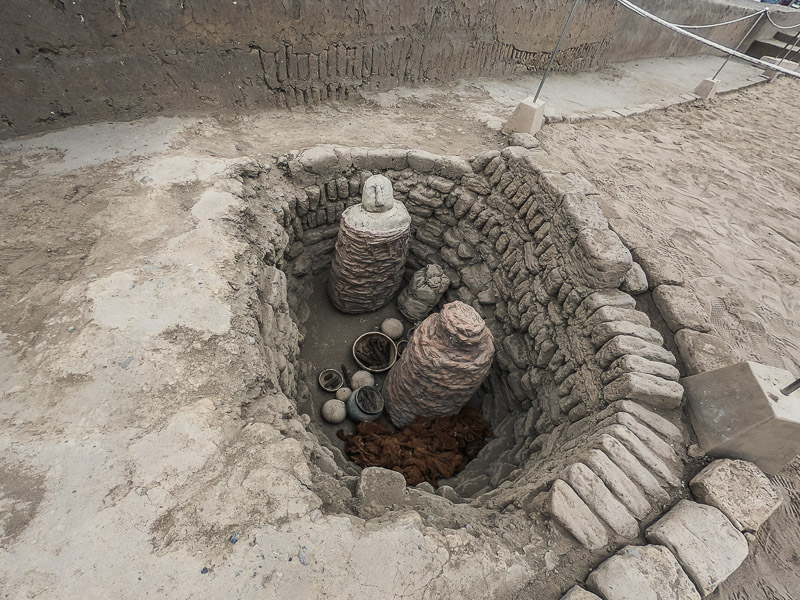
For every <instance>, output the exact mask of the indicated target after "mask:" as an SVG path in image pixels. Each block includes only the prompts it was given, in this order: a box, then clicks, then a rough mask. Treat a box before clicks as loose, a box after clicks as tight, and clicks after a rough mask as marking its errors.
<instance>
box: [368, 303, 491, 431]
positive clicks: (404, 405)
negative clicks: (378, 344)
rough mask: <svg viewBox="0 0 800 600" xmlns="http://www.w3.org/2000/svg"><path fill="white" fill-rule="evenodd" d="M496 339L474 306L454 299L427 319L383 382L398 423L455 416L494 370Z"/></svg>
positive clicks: (388, 411)
mask: <svg viewBox="0 0 800 600" xmlns="http://www.w3.org/2000/svg"><path fill="white" fill-rule="evenodd" d="M493 358H494V337H493V336H492V332H491V331H490V330H489V328H488V327H487V326H486V322H485V321H484V320H483V319H482V318H481V316H480V315H479V314H478V311H476V310H475V309H474V308H472V307H471V306H469V305H468V304H465V303H463V302H458V301H456V302H450V303H449V304H445V305H444V307H442V310H441V311H440V312H438V313H435V314H432V315H431V316H429V317H428V318H427V319H425V320H424V321H423V322H422V323H421V324H420V325H419V327H417V330H416V332H415V333H414V335H413V336H412V337H411V339H410V340H409V341H408V346H407V347H406V349H405V350H404V351H403V354H402V355H401V356H400V358H399V359H398V360H397V363H396V364H395V365H394V367H392V370H391V371H389V376H388V377H387V378H386V381H385V382H384V384H383V397H384V399H385V400H386V409H385V411H386V415H387V416H388V417H389V419H390V420H391V421H392V423H393V424H394V425H395V427H405V426H406V425H408V424H409V423H411V422H412V421H413V420H414V419H415V418H416V417H423V418H426V419H435V418H437V417H447V416H450V415H454V414H456V413H457V412H458V411H459V410H461V408H462V407H463V406H465V405H466V404H467V402H469V399H470V398H471V397H472V395H473V394H474V393H475V390H477V389H478V388H479V387H480V385H481V383H482V382H483V380H484V379H486V376H487V375H488V374H489V370H490V369H491V368H492V359H493Z"/></svg>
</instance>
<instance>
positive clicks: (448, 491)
mask: <svg viewBox="0 0 800 600" xmlns="http://www.w3.org/2000/svg"><path fill="white" fill-rule="evenodd" d="M436 493H437V494H438V495H439V496H441V497H442V498H444V499H446V500H449V501H450V502H452V503H453V504H460V503H461V496H459V495H458V494H457V493H456V491H455V490H454V489H453V488H452V487H450V486H449V485H440V486H439V487H438V488H436Z"/></svg>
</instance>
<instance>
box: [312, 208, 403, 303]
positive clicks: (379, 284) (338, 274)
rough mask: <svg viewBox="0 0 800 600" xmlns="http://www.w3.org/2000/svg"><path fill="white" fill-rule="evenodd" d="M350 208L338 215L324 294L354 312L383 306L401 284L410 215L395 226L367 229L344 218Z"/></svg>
mask: <svg viewBox="0 0 800 600" xmlns="http://www.w3.org/2000/svg"><path fill="white" fill-rule="evenodd" d="M352 208H355V207H351V208H349V209H347V210H346V211H345V212H344V214H343V215H342V222H341V224H340V226H339V237H338V238H337V239H336V250H335V254H334V257H333V263H332V264H331V275H330V279H329V280H328V295H329V296H330V299H331V302H333V305H334V306H335V307H336V308H338V309H339V310H340V311H342V312H344V313H350V314H358V313H365V312H371V311H373V310H377V309H379V308H381V307H382V306H385V305H386V304H388V303H389V302H390V301H391V300H392V298H393V297H394V295H395V293H396V292H397V290H398V289H399V288H400V286H401V285H402V283H403V274H404V272H405V264H406V256H407V255H408V246H409V241H410V239H411V219H410V218H408V219H407V220H406V219H404V220H403V222H402V223H401V225H400V226H399V227H392V228H390V229H384V230H380V229H378V228H376V229H368V228H365V227H358V226H355V225H353V224H352V223H349V222H348V219H347V213H348V211H350V210H351V209H352ZM404 210H405V209H404Z"/></svg>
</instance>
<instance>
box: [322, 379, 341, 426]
mask: <svg viewBox="0 0 800 600" xmlns="http://www.w3.org/2000/svg"><path fill="white" fill-rule="evenodd" d="M340 389H341V388H340ZM345 417H347V407H345V404H344V402H342V401H341V400H328V401H327V402H326V403H325V404H323V405H322V418H323V419H325V420H326V421H327V422H328V423H332V424H333V425H336V424H337V423H341V422H342V421H344V420H345Z"/></svg>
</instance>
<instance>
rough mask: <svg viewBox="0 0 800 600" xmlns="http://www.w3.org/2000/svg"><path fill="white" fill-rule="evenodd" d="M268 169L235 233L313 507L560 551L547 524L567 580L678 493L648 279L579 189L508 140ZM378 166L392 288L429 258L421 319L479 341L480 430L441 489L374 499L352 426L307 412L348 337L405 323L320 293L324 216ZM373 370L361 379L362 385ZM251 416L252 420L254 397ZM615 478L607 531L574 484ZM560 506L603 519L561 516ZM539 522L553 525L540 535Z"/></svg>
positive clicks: (346, 358) (675, 446)
mask: <svg viewBox="0 0 800 600" xmlns="http://www.w3.org/2000/svg"><path fill="white" fill-rule="evenodd" d="M277 167H278V168H274V169H266V168H261V169H258V170H255V169H254V170H253V171H255V172H250V173H248V174H247V176H246V177H245V190H246V201H247V202H248V206H250V210H251V211H252V212H251V215H250V216H249V217H248V219H249V221H251V222H255V223H256V224H257V227H256V230H257V233H254V234H252V235H251V237H252V238H253V239H254V240H255V241H254V243H256V244H259V252H260V254H261V256H263V261H262V263H263V264H262V266H261V267H260V268H261V269H262V270H263V273H262V274H261V276H260V278H259V281H260V285H261V303H262V308H261V314H260V316H259V322H260V327H261V331H262V336H263V345H264V353H265V356H266V359H267V361H268V362H269V361H272V364H275V365H276V366H277V371H278V377H277V385H278V386H279V387H280V391H281V392H282V393H283V394H285V396H286V397H288V398H290V399H291V400H292V402H293V406H294V408H295V409H296V411H297V412H298V413H299V414H300V418H301V420H302V421H303V422H304V423H305V424H306V429H307V430H308V431H310V432H312V433H313V434H314V435H315V436H316V441H317V442H318V445H315V446H314V448H313V449H312V450H311V452H310V456H309V462H310V464H313V465H314V466H315V467H316V469H317V473H318V474H317V477H318V479H317V484H316V486H317V487H316V488H315V489H316V490H317V493H319V494H320V497H321V498H322V499H323V503H324V505H325V507H326V510H328V511H329V512H333V513H341V512H344V513H355V514H357V515H359V516H360V517H362V518H383V517H385V516H386V514H387V512H388V513H391V512H392V511H394V510H409V509H411V510H414V511H415V512H417V513H418V514H419V515H420V516H422V518H423V519H424V520H425V522H426V523H427V524H428V525H429V526H433V527H437V528H445V529H448V528H449V529H452V528H455V529H458V528H465V527H466V528H470V529H473V528H479V529H480V531H481V535H485V536H488V538H494V537H496V536H500V537H503V538H504V539H505V538H507V537H508V535H509V532H510V531H512V530H513V531H527V532H528V533H525V534H522V535H520V536H519V537H518V539H516V538H515V539H516V541H515V542H514V544H516V547H517V549H518V551H520V552H523V550H522V548H524V547H525V546H526V544H527V545H530V544H532V543H534V542H533V540H538V542H536V543H542V540H544V539H548V540H550V541H548V542H547V543H548V544H550V543H552V544H558V543H560V542H556V541H554V538H552V535H555V533H554V532H561V534H559V535H562V534H563V535H564V536H566V538H569V539H572V540H573V543H574V542H575V541H577V542H579V543H580V545H582V546H583V547H584V552H585V554H581V553H578V554H575V555H574V557H573V558H574V565H575V569H576V570H570V569H567V570H565V571H564V573H563V577H565V578H567V579H568V578H569V576H570V575H569V573H570V572H572V573H573V574H574V573H578V572H580V571H581V569H586V568H588V567H587V565H589V564H590V563H591V562H592V561H593V560H596V558H597V556H598V554H597V553H598V552H601V553H603V555H605V552H606V551H605V550H603V549H607V548H609V547H611V548H613V547H621V546H622V545H623V544H624V543H630V542H632V541H634V540H639V541H641V540H642V539H643V538H642V533H641V532H642V531H643V527H644V525H646V524H648V523H650V522H652V521H653V520H654V519H656V518H658V516H660V515H661V514H663V512H664V511H665V510H666V508H667V507H669V506H670V505H671V504H672V503H674V501H675V500H676V499H678V498H681V497H685V496H686V495H687V493H688V492H687V491H686V488H685V486H683V485H681V482H682V480H683V479H684V478H685V477H686V473H685V471H686V462H687V459H686V454H685V446H684V445H683V441H684V437H685V436H684V433H683V432H682V430H681V429H680V428H679V427H678V426H676V424H679V423H680V422H681V417H682V412H681V410H680V404H681V399H682V394H683V390H682V388H681V386H680V385H679V384H678V383H677V379H678V371H677V369H676V368H675V366H674V364H675V358H674V356H673V355H672V354H671V353H670V352H668V351H667V350H665V349H664V347H663V338H662V335H661V333H659V332H658V331H656V330H655V329H653V328H652V327H651V326H650V319H649V317H648V316H647V315H646V314H645V313H644V312H641V311H640V310H638V309H637V306H636V304H637V303H636V300H635V299H634V297H633V296H632V295H631V294H630V293H628V291H630V292H631V293H641V292H643V291H646V289H647V284H646V282H644V284H642V281H641V277H640V274H641V269H639V268H638V266H637V265H634V263H633V261H632V258H631V254H630V252H629V251H628V250H627V248H626V247H625V246H624V245H623V243H622V241H621V240H620V239H619V237H618V236H617V235H616V234H615V233H614V232H613V231H612V230H611V229H610V228H609V226H608V222H607V220H606V219H605V217H604V216H603V214H602V211H601V209H600V207H599V205H598V202H597V201H596V200H597V198H598V197H599V195H598V193H597V191H596V190H595V189H594V188H593V186H592V185H591V184H590V183H589V182H588V181H586V180H585V179H583V178H582V177H580V176H579V175H577V174H575V173H571V172H564V171H562V170H561V169H560V166H559V165H558V164H554V163H553V161H552V160H551V159H550V157H549V156H548V155H547V154H546V153H544V152H541V151H538V150H527V149H525V148H522V147H508V148H506V149H505V150H503V151H502V152H500V151H487V152H483V153H480V154H478V155H476V156H474V157H472V158H471V159H470V160H465V159H462V158H458V157H450V156H437V155H433V154H430V153H427V152H422V151H416V150H394V149H392V150H372V149H363V148H340V147H315V148H312V149H309V150H306V151H301V152H297V153H292V154H289V155H286V156H282V157H280V158H279V159H278V161H277ZM375 174H382V175H385V176H386V177H388V178H389V179H390V180H391V182H392V185H393V188H394V196H395V201H399V202H402V203H403V204H404V205H405V207H406V208H407V209H408V212H409V213H410V215H411V220H412V224H411V242H410V248H409V254H408V258H407V262H406V265H405V267H406V268H405V277H404V283H408V282H409V281H410V280H411V278H412V276H413V275H414V273H415V272H417V271H418V270H419V269H421V268H423V267H425V266H426V265H430V264H437V265H440V266H441V267H442V268H443V269H444V273H445V275H446V276H447V278H448V279H449V280H450V286H449V288H448V289H447V292H446V293H445V295H444V297H443V298H442V299H441V301H440V303H439V305H438V307H437V308H436V309H435V310H439V309H440V308H441V307H442V305H443V304H444V303H449V302H454V301H460V302H463V303H465V304H468V305H469V306H471V307H473V308H474V309H475V310H476V311H477V312H478V314H479V315H480V317H481V318H482V319H483V321H484V322H485V323H486V325H487V327H488V329H489V330H490V331H491V333H492V336H493V338H494V347H495V354H494V359H493V362H492V365H491V370H490V372H489V376H488V377H487V378H486V380H485V381H484V383H483V384H482V385H481V386H480V388H479V389H478V391H477V392H476V393H475V394H474V396H473V397H472V399H471V400H470V402H469V404H468V407H469V408H470V409H474V410H476V411H480V414H481V416H482V418H483V419H484V420H485V422H486V424H487V425H488V427H490V428H491V430H492V437H490V438H488V439H487V440H486V441H487V443H486V445H485V446H484V447H482V449H480V451H479V452H477V454H476V455H474V458H472V460H470V461H469V462H468V463H467V464H466V466H465V467H464V468H463V470H461V471H460V472H458V473H457V474H455V475H454V476H453V477H450V478H447V479H438V480H437V481H436V483H437V484H438V485H439V487H438V488H436V489H434V487H432V486H430V485H429V483H427V482H423V483H419V484H418V485H416V486H414V487H411V488H406V491H405V492H404V493H400V492H399V491H397V492H396V493H395V494H394V495H393V496H392V500H391V502H390V501H389V500H386V497H385V495H381V494H379V493H378V492H375V495H373V493H372V492H371V491H370V490H377V489H394V487H393V486H396V484H397V481H396V479H394V475H392V474H391V473H390V472H388V471H387V472H386V473H387V475H386V478H385V480H384V479H381V477H382V476H380V475H378V474H376V472H374V471H372V470H370V476H369V483H367V482H366V480H365V479H364V477H363V475H362V470H361V468H360V467H359V466H358V465H356V464H355V463H354V462H353V461H351V460H349V458H348V456H347V452H346V446H345V441H344V439H348V438H349V439H352V438H350V436H352V435H353V434H354V433H355V424H354V423H353V422H352V421H350V420H345V421H344V423H342V424H335V425H333V424H328V423H326V422H324V421H323V419H322V418H321V416H320V409H321V406H322V404H324V403H325V402H326V401H328V400H330V399H331V398H332V397H333V395H332V393H331V392H325V391H324V390H322V389H321V388H320V386H319V385H318V377H319V374H320V372H321V371H322V370H323V369H326V368H332V369H336V370H339V371H340V372H342V373H344V374H345V379H347V378H348V377H349V376H350V375H351V374H352V373H353V372H354V371H355V370H356V369H358V368H360V366H359V365H357V364H356V362H355V360H354V356H353V353H352V347H353V344H354V342H355V341H356V340H357V339H358V338H359V336H361V335H363V334H365V333H367V332H377V331H379V330H380V325H381V323H382V322H383V321H384V320H385V319H387V318H389V317H392V318H396V319H399V320H401V321H402V323H403V325H404V333H405V334H406V335H408V333H409V332H412V331H413V330H414V328H415V327H416V326H417V325H418V323H412V322H410V321H409V320H407V319H405V318H404V317H403V315H402V314H401V313H400V312H399V311H398V309H397V304H396V302H395V301H394V300H392V301H391V302H389V304H387V305H385V306H383V307H382V308H380V309H378V310H376V311H374V312H370V313H364V314H355V315H354V314H344V313H341V312H339V311H338V310H337V309H336V308H334V306H333V305H332V304H331V302H330V300H329V298H328V293H327V285H328V277H329V273H330V268H331V261H332V258H333V253H334V246H335V243H336V238H337V234H338V231H339V219H340V217H341V215H342V212H343V211H344V210H345V209H346V208H347V207H349V206H352V205H354V204H356V203H358V202H360V200H361V193H362V190H363V186H364V183H365V182H366V181H367V179H368V178H369V177H371V176H372V175H375ZM623 290H627V291H623ZM401 345H402V344H401ZM385 376H386V375H385V372H378V373H375V374H374V377H375V380H376V385H377V386H378V387H380V386H381V385H382V384H383V381H384V379H385ZM345 385H346V382H345ZM251 414H252V415H254V418H257V414H258V401H256V402H254V404H253V408H252V413H251ZM383 418H384V419H385V417H383ZM370 426H371V427H372V426H374V427H377V428H380V427H382V426H383V425H382V422H380V421H379V422H377V423H375V424H370ZM339 431H341V435H337V433H338V432H339ZM343 438H344V439H343ZM379 471H380V470H379ZM619 473H627V475H624V476H625V477H626V479H625V481H626V482H628V483H626V484H625V486H628V487H624V489H625V490H635V491H630V494H628V495H627V496H625V499H624V502H628V503H630V505H629V506H627V507H622V508H620V510H621V511H622V514H623V515H624V518H622V520H621V521H619V522H618V521H615V518H614V517H613V516H612V515H608V514H606V515H604V516H603V514H602V513H603V510H606V508H607V507H605V508H604V506H600V505H597V504H596V502H595V500H596V499H595V498H594V496H593V495H592V494H593V493H592V492H590V489H594V488H592V486H593V485H601V486H602V485H604V484H603V482H606V484H607V485H610V486H612V487H613V486H614V485H616V484H617V483H618V482H616V481H612V480H613V478H614V477H616V476H617V475H618V474H619ZM395 475H396V474H395ZM410 478H411V479H412V482H414V483H416V482H417V481H419V480H420V477H417V476H416V475H415V476H413V477H410ZM422 479H426V478H425V477H422ZM376 481H378V482H379V483H377V484H376ZM598 482H599V484H598ZM406 483H408V482H406ZM337 486H338V487H337ZM587 486H588V487H587ZM603 489H605V488H603ZM620 489H622V488H616V490H617V492H619V490H620ZM337 490H338V491H337ZM608 493H609V494H610V493H611V492H608ZM626 493H627V492H626ZM581 506H582V507H583V508H580V507H581ZM575 510H578V512H579V513H580V511H586V514H589V515H594V514H595V513H597V514H599V515H600V516H592V517H591V518H589V517H586V518H585V519H583V520H581V519H576V516H575V515H576V513H575ZM598 511H599V512H598ZM580 514H583V513H580ZM542 519H545V520H544V521H543V520H542ZM546 523H549V524H551V525H552V527H553V528H554V529H547V528H545V530H543V529H542V527H543V526H544V524H546ZM548 527H550V525H548ZM587 527H588V530H587V529H586V528H587ZM515 535H516V534H515ZM488 538H487V539H488ZM504 543H505V542H504ZM592 557H595V558H592ZM540 559H541V556H538V558H537V557H533V556H531V560H532V561H534V562H535V561H537V560H540ZM581 565H582V566H581ZM562 583H563V581H562ZM553 585H554V586H558V585H560V584H559V583H558V581H557V580H554V582H553Z"/></svg>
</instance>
